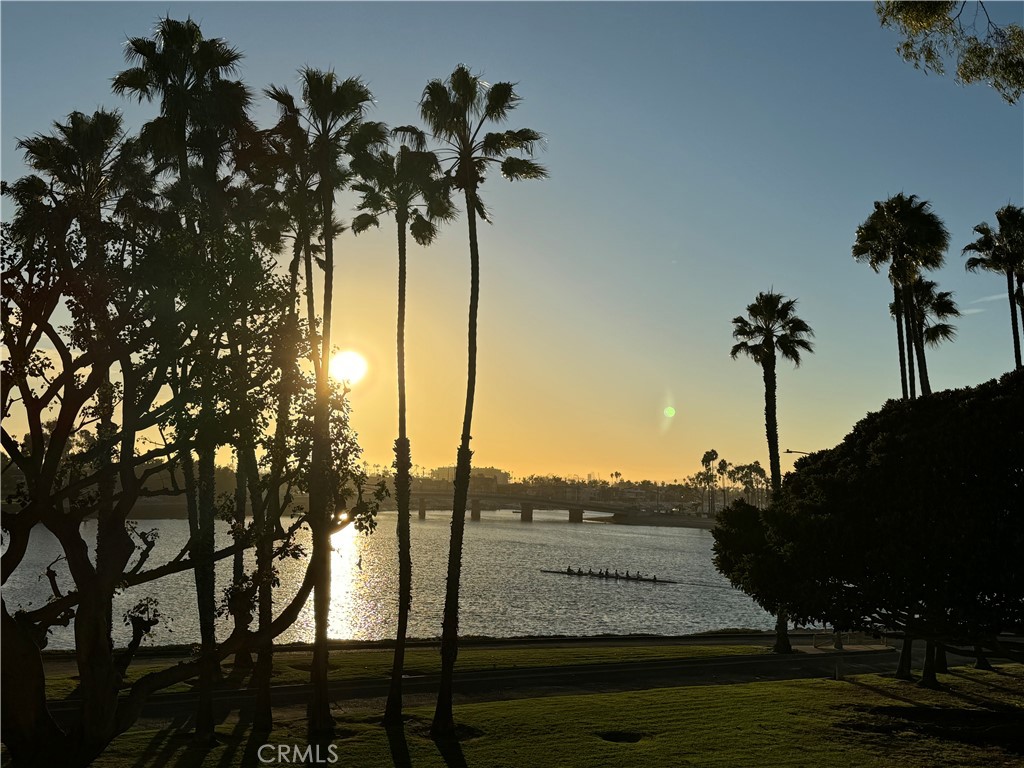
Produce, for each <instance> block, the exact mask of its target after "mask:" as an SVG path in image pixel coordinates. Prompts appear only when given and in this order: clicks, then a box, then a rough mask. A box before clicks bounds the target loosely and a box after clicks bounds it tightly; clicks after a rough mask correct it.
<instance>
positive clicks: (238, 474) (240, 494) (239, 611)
mask: <svg viewBox="0 0 1024 768" xmlns="http://www.w3.org/2000/svg"><path fill="white" fill-rule="evenodd" d="M239 442H242V441H241V440H239ZM236 451H237V452H238V453H239V454H240V453H241V448H240V447H238V448H236ZM245 492H246V472H245V470H244V469H243V467H242V459H241V456H239V457H238V459H237V466H236V467H235V526H236V527H235V536H236V537H237V538H236V539H235V540H236V541H237V540H239V539H240V538H241V537H242V536H244V535H245V509H246V505H245ZM244 581H245V553H244V552H243V551H242V550H238V551H237V552H235V554H234V555H233V556H232V558H231V582H232V585H233V586H234V590H233V592H234V591H237V590H239V589H241V588H242V584H243V582H244ZM230 608H231V615H232V618H233V619H234V622H235V631H236V632H239V631H248V629H249V625H250V624H251V623H252V606H251V604H244V602H243V601H242V600H240V599H238V597H237V596H235V597H234V598H233V599H232V605H231V606H230ZM252 667H253V662H252V654H251V653H250V652H249V649H248V648H246V649H243V650H241V651H239V652H238V653H236V654H235V659H234V664H233V667H232V672H233V673H235V674H237V673H239V672H242V671H247V670H251V669H252Z"/></svg>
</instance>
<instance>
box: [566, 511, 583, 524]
mask: <svg viewBox="0 0 1024 768" xmlns="http://www.w3.org/2000/svg"><path fill="white" fill-rule="evenodd" d="M569 522H570V523H582V522H583V510H582V509H570V510H569Z"/></svg>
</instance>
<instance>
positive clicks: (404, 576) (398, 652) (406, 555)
mask: <svg viewBox="0 0 1024 768" xmlns="http://www.w3.org/2000/svg"><path fill="white" fill-rule="evenodd" d="M397 218H398V328H397V332H396V343H395V346H396V350H397V355H398V439H397V440H395V502H396V505H397V507H398V522H397V531H396V533H397V536H398V628H397V630H396V633H395V656H394V661H393V664H392V666H391V687H390V689H389V690H388V700H387V705H386V706H385V708H384V719H385V721H387V722H391V723H399V722H401V719H402V674H403V672H404V670H405V635H406V632H407V631H408V627H409V610H410V608H411V606H412V551H411V550H412V547H411V544H412V542H411V541H410V532H409V518H410V510H409V495H410V488H409V486H410V482H411V481H410V470H411V469H412V450H411V448H410V445H409V438H408V436H407V434H406V423H405V411H406V402H405V284H406V269H405V261H406V238H405V227H406V221H405V217H404V216H399V217H397Z"/></svg>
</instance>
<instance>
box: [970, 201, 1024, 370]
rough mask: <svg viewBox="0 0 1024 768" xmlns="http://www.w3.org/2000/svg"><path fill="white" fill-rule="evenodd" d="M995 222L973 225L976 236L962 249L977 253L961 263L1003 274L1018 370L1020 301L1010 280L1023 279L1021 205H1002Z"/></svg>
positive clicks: (1022, 306) (1022, 307) (1023, 306)
mask: <svg viewBox="0 0 1024 768" xmlns="http://www.w3.org/2000/svg"><path fill="white" fill-rule="evenodd" d="M996 221H997V222H998V224H999V229H997V230H993V229H992V227H991V226H990V225H989V224H988V222H985V221H983V222H982V223H981V224H978V225H977V226H976V227H975V228H974V232H975V234H977V235H978V239H977V240H975V241H974V242H973V243H968V244H967V245H965V246H964V248H963V251H962V252H963V253H976V254H978V255H977V256H972V257H971V258H969V259H968V260H967V261H966V262H964V267H965V268H966V269H967V270H968V271H969V272H974V271H976V270H978V269H983V270H986V271H988V272H997V273H1000V274H1003V275H1005V276H1006V297H1007V299H1008V300H1009V302H1010V328H1011V329H1012V331H1013V362H1014V366H1015V369H1017V370H1019V369H1020V368H1021V351H1020V330H1019V327H1018V324H1017V313H1018V312H1020V313H1021V317H1022V319H1024V303H1021V302H1022V299H1021V298H1020V297H1019V296H1015V295H1014V293H1015V292H1014V286H1013V280H1014V277H1015V276H1016V278H1017V281H1018V284H1020V283H1022V282H1024V208H1021V207H1020V206H1017V205H1005V206H1003V207H1002V208H1000V209H999V210H998V211H996Z"/></svg>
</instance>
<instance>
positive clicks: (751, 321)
mask: <svg viewBox="0 0 1024 768" xmlns="http://www.w3.org/2000/svg"><path fill="white" fill-rule="evenodd" d="M732 324H733V331H732V335H733V338H734V339H736V344H734V345H733V348H732V351H731V352H730V355H731V356H732V358H733V359H734V360H735V359H736V358H737V357H739V356H740V355H741V354H743V355H747V356H748V357H750V358H751V359H752V360H753V361H754V362H755V363H757V364H758V365H760V366H761V372H762V377H763V379H764V425H765V434H766V436H767V438H768V460H769V465H770V467H771V478H772V494H773V495H774V494H776V493H778V490H779V488H780V487H781V486H782V469H781V466H780V462H779V425H778V418H777V415H776V411H777V406H776V375H775V364H776V359H777V357H778V356H779V355H781V356H782V359H783V360H790V361H791V362H792V363H793V364H794V365H795V366H797V367H799V366H800V353H801V352H813V351H814V345H813V344H812V343H811V342H810V341H809V340H808V338H809V337H811V336H814V331H813V330H811V327H810V326H809V325H808V324H807V323H806V322H804V321H803V320H802V319H801V318H799V317H797V315H796V299H787V298H785V297H784V296H783V295H782V294H779V293H775V292H774V291H768V292H767V293H765V292H762V293H759V294H758V295H757V298H756V299H754V301H753V303H751V304H749V305H748V306H747V316H746V317H743V316H737V317H735V318H733V321H732ZM791 650H792V648H791V647H790V643H789V636H788V632H787V627H786V615H785V614H784V613H779V614H778V617H777V621H776V640H775V652H776V653H789V652H790V651H791Z"/></svg>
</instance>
